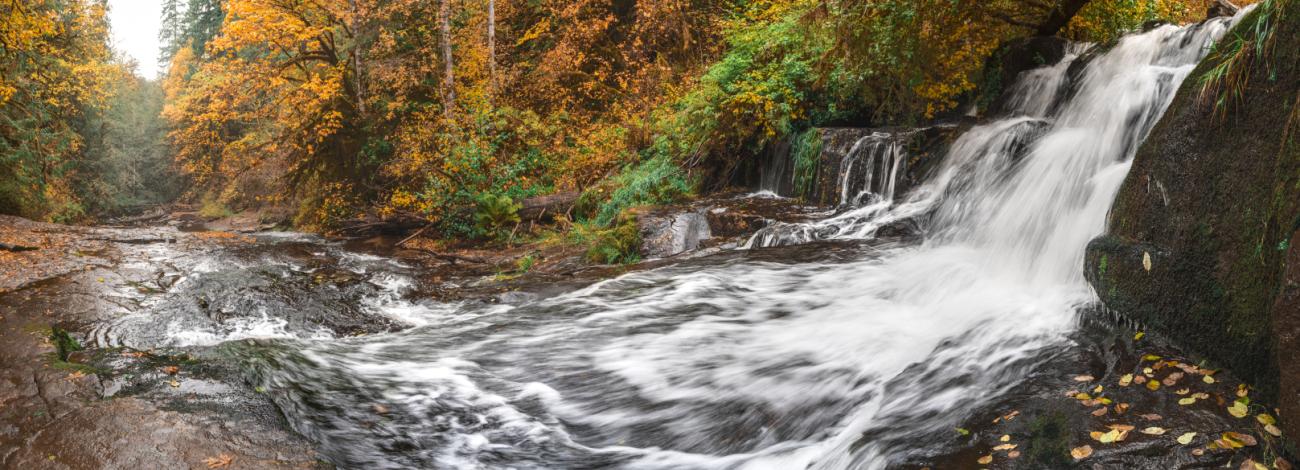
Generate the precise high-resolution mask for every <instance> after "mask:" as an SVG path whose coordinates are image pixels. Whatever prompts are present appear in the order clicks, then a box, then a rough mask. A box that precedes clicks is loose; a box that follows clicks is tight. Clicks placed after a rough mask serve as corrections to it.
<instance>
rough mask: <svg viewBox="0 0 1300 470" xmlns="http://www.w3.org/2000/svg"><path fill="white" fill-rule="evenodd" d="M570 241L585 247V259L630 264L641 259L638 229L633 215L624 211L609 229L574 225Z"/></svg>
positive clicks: (593, 261)
mask: <svg viewBox="0 0 1300 470" xmlns="http://www.w3.org/2000/svg"><path fill="white" fill-rule="evenodd" d="M569 241H570V242H572V243H574V244H577V245H586V246H587V253H586V259H587V261H588V262H592V263H600V264H632V263H636V262H637V261H641V231H640V229H639V228H638V227H637V224H636V217H634V216H628V215H626V214H624V215H622V216H620V217H619V218H618V222H617V223H616V224H615V225H614V226H613V227H609V228H602V227H599V226H596V225H593V224H590V223H587V224H576V225H574V226H573V230H572V231H571V232H569Z"/></svg>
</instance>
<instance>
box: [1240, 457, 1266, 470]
mask: <svg viewBox="0 0 1300 470" xmlns="http://www.w3.org/2000/svg"><path fill="white" fill-rule="evenodd" d="M1241 470H1268V466H1266V465H1264V464H1262V463H1259V462H1256V461H1254V460H1251V459H1246V461H1245V462H1242V463H1241Z"/></svg>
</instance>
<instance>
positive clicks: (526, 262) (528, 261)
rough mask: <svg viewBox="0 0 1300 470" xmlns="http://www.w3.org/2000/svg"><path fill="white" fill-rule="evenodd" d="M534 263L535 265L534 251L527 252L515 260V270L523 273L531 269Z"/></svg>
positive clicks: (535, 256)
mask: <svg viewBox="0 0 1300 470" xmlns="http://www.w3.org/2000/svg"><path fill="white" fill-rule="evenodd" d="M536 265H537V255H536V254H534V253H529V254H528V255H526V256H524V257H523V258H519V260H518V261H515V272H517V273H520V274H524V273H527V272H529V271H532V270H533V266H536Z"/></svg>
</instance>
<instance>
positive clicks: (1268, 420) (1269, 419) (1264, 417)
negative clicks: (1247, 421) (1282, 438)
mask: <svg viewBox="0 0 1300 470" xmlns="http://www.w3.org/2000/svg"><path fill="white" fill-rule="evenodd" d="M1255 420H1256V421H1259V424H1263V425H1269V424H1277V420H1275V419H1273V415H1270V414H1268V413H1260V414H1258V415H1255Z"/></svg>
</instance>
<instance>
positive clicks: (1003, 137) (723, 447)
mask: <svg viewBox="0 0 1300 470" xmlns="http://www.w3.org/2000/svg"><path fill="white" fill-rule="evenodd" d="M1233 21H1235V20H1233ZM1228 26H1229V20H1225V19H1220V20H1212V21H1209V22H1206V23H1204V24H1201V25H1195V26H1189V27H1184V28H1178V27H1174V26H1163V27H1159V28H1156V29H1153V30H1151V31H1149V32H1146V33H1143V34H1138V35H1133V36H1129V37H1126V38H1124V39H1123V40H1121V41H1120V42H1119V43H1118V44H1116V45H1115V46H1114V47H1113V48H1111V49H1110V50H1107V51H1088V52H1082V50H1081V49H1075V50H1074V51H1073V52H1072V54H1070V55H1069V56H1068V58H1067V63H1065V64H1058V65H1056V66H1053V67H1048V68H1043V69H1039V70H1037V71H1033V72H1031V73H1028V74H1025V75H1023V76H1022V79H1021V83H1020V84H1019V85H1017V86H1016V87H1015V88H1013V90H1015V91H1014V93H1015V96H1014V97H1013V98H1014V99H1013V100H1012V103H1014V104H1013V106H1010V107H1009V109H1011V110H1012V111H1010V113H1009V115H1007V116H1004V117H1002V118H1001V119H998V120H996V121H993V122H989V123H986V124H983V125H980V126H976V127H974V128H973V129H971V130H969V131H968V132H966V133H965V134H963V135H962V136H961V137H960V138H958V139H957V141H956V142H955V143H954V144H953V145H952V147H951V149H950V150H949V151H948V153H947V155H946V156H945V157H944V160H943V162H942V163H941V164H940V166H939V167H938V168H937V169H936V170H935V171H934V173H933V177H931V178H930V179H929V180H928V181H926V182H924V183H922V184H920V185H919V186H916V187H914V188H911V189H910V190H908V191H906V192H905V194H895V193H896V190H897V189H898V188H899V186H898V181H899V175H900V169H902V168H903V167H904V165H905V164H906V153H905V152H904V150H903V149H904V148H906V146H904V145H896V144H895V143H897V142H902V140H900V139H901V137H900V136H898V135H893V136H886V137H878V136H875V135H870V136H862V137H860V138H859V139H858V140H857V141H856V142H855V143H854V147H855V149H850V151H849V152H847V154H846V155H845V157H844V158H846V159H847V160H845V161H844V162H843V163H845V165H844V171H842V172H841V173H840V174H839V178H840V179H839V180H838V181H839V183H840V188H839V189H840V198H841V200H842V201H843V202H847V204H842V205H841V207H840V209H839V210H837V211H836V213H835V214H834V215H831V216H829V217H827V218H826V219H824V220H820V221H816V222H812V223H807V224H783V225H778V226H774V227H772V228H771V229H768V230H764V231H763V232H762V233H760V234H759V235H757V236H755V238H754V239H753V240H751V245H752V246H775V245H790V244H799V243H807V242H811V241H817V240H827V239H841V240H866V239H870V238H872V237H874V236H875V234H876V233H877V231H878V230H879V229H880V228H881V227H884V226H887V225H889V224H893V223H898V222H900V221H911V222H912V223H915V224H916V225H917V226H918V227H920V229H921V232H922V235H921V237H920V239H919V240H913V241H906V242H882V241H879V240H877V241H875V242H873V243H870V244H856V245H854V244H836V245H834V246H831V245H826V246H820V245H819V246H811V247H804V248H808V249H799V248H783V249H780V250H753V251H750V252H745V253H740V254H735V255H734V256H730V257H715V258H701V259H697V260H692V261H688V262H685V263H682V264H677V265H673V266H668V267H664V268H660V269H654V270H648V271H642V272H635V273H631V274H627V275H625V276H621V277H618V278H615V279H611V280H607V281H603V282H600V283H598V284H595V285H592V286H590V287H588V288H586V289H583V290H580V291H577V292H571V293H568V294H564V295H560V296H557V297H552V298H547V299H544V300H537V301H532V302H527V303H523V304H521V305H518V306H509V305H478V304H472V303H465V304H455V305H445V304H438V305H428V304H430V302H424V301H418V305H411V304H412V303H413V302H416V301H405V300H404V301H402V302H392V301H390V302H376V303H375V307H374V308H375V309H376V312H375V313H376V314H382V315H390V316H394V317H396V316H397V313H394V312H389V311H388V310H391V309H397V308H399V307H400V309H401V311H402V312H405V313H403V315H405V317H410V316H411V314H410V312H413V311H419V312H427V315H422V316H421V317H420V324H421V325H422V326H420V327H418V328H415V329H412V330H409V331H405V332H402V333H399V334H385V335H373V336H368V337H361V338H347V339H337V340H323V341H311V340H293V339H285V340H278V341H277V342H274V343H272V344H270V345H267V346H263V347H259V348H254V349H253V350H252V351H251V352H249V353H248V354H247V355H248V356H249V360H250V361H251V362H253V363H254V364H255V367H254V372H253V373H252V374H251V375H252V376H253V377H252V378H251V379H250V380H252V381H253V382H254V384H255V385H256V386H260V387H264V388H265V389H266V390H270V391H273V392H272V394H271V396H272V397H273V398H274V399H275V400H276V403H277V404H278V405H279V406H280V408H281V410H282V411H283V412H284V414H285V415H286V417H287V418H288V421H289V422H290V423H291V424H292V425H293V426H294V427H295V429H297V430H298V431H299V432H301V433H302V434H304V435H306V436H308V437H309V438H311V439H313V440H314V441H316V442H318V443H319V444H320V449H321V451H322V453H323V454H324V455H325V456H327V457H328V458H329V459H330V460H331V461H332V462H335V463H337V464H339V465H340V466H342V467H346V468H410V467H423V468H484V467H490V468H498V467H512V468H649V469H681V468H688V469H696V468H708V469H722V468H726V469H737V468H744V469H792V468H800V469H845V468H855V469H856V468H866V469H879V468H887V467H889V466H890V465H891V463H897V462H898V461H899V459H900V457H902V456H906V455H908V453H909V452H912V451H914V449H915V447H916V446H918V445H921V444H919V443H922V442H933V441H935V440H936V439H938V438H936V437H935V436H944V435H950V434H948V433H951V432H953V431H952V430H953V427H955V426H958V425H960V424H961V423H962V422H963V421H962V420H964V419H969V418H971V417H972V416H974V415H975V413H976V412H977V411H978V410H979V409H980V408H979V407H980V406H981V405H982V404H983V403H984V402H985V401H986V400H987V399H988V398H989V397H997V396H1000V395H1003V394H1005V393H1006V392H1007V391H1009V390H1011V389H1013V388H1014V387H1016V386H1017V385H1019V384H1021V383H1023V380H1024V378H1025V375H1026V374H1027V373H1028V372H1029V371H1031V370H1033V366H1034V365H1036V364H1038V363H1039V362H1040V361H1042V360H1043V359H1042V357H1044V356H1045V355H1050V352H1051V351H1056V350H1060V349H1061V348H1062V347H1063V346H1064V345H1067V344H1068V342H1069V339H1068V336H1069V334H1070V333H1071V332H1072V331H1073V330H1074V329H1075V328H1076V323H1075V322H1076V312H1077V311H1078V309H1079V308H1080V307H1081V306H1082V305H1086V304H1089V303H1091V302H1093V301H1094V300H1095V295H1094V293H1093V292H1092V291H1091V289H1090V288H1089V287H1088V285H1087V284H1086V283H1085V282H1084V281H1083V279H1082V257H1083V250H1084V247H1085V245H1086V243H1087V241H1088V240H1089V239H1091V238H1092V237H1094V236H1095V235H1098V234H1100V233H1101V232H1102V231H1103V230H1104V228H1105V217H1106V213H1107V211H1108V209H1109V207H1110V204H1111V200H1112V199H1113V198H1114V196H1115V194H1116V192H1117V190H1118V187H1119V185H1120V183H1121V182H1122V181H1123V179H1124V177H1125V175H1126V173H1127V171H1128V168H1129V161H1130V159H1131V158H1132V156H1133V154H1134V152H1135V151H1136V148H1137V146H1138V145H1139V144H1140V143H1141V142H1142V139H1144V138H1145V136H1146V135H1147V133H1148V132H1149V131H1150V129H1151V127H1152V126H1153V125H1154V124H1155V123H1156V121H1157V120H1158V119H1159V117H1160V115H1161V114H1162V113H1163V112H1164V110H1165V108H1166V107H1167V106H1168V105H1169V103H1170V102H1171V100H1172V98H1173V94H1174V92H1175V90H1177V89H1178V87H1179V85H1180V83H1181V82H1182V81H1183V80H1184V79H1185V78H1186V77H1187V76H1188V74H1189V73H1190V72H1191V70H1192V69H1193V68H1194V67H1195V64H1196V63H1197V62H1198V61H1199V60H1200V59H1201V58H1202V57H1203V56H1204V54H1205V53H1206V49H1207V47H1209V46H1210V45H1211V44H1212V42H1213V41H1214V40H1216V39H1217V38H1219V37H1220V36H1222V35H1223V34H1224V32H1225V31H1226V29H1227V28H1228ZM891 142H895V143H891ZM846 245H851V246H848V247H846ZM782 250H784V251H782ZM771 253H784V254H785V255H786V258H780V257H772V256H770V254H771ZM396 304H401V305H396ZM395 305H396V306H395ZM379 405H382V409H384V410H385V413H384V415H383V416H382V417H376V416H375V413H374V412H372V411H370V410H372V409H374V407H376V406H379Z"/></svg>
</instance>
